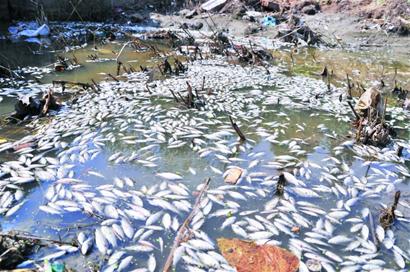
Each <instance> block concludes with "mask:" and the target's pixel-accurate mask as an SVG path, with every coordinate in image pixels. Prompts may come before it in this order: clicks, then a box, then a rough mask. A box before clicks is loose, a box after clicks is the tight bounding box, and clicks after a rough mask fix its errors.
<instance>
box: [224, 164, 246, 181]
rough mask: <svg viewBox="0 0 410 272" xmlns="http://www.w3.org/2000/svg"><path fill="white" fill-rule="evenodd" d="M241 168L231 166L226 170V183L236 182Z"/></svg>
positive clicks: (240, 174)
mask: <svg viewBox="0 0 410 272" xmlns="http://www.w3.org/2000/svg"><path fill="white" fill-rule="evenodd" d="M242 173H243V170H242V169H241V168H231V169H229V170H228V171H226V175H225V182H226V183H228V184H236V183H237V182H238V180H239V179H240V178H241V176H242Z"/></svg>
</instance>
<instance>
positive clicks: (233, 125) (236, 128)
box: [229, 116, 246, 142]
mask: <svg viewBox="0 0 410 272" xmlns="http://www.w3.org/2000/svg"><path fill="white" fill-rule="evenodd" d="M229 120H230V121H231V125H232V127H233V129H234V130H235V132H236V134H238V136H239V138H240V139H241V141H242V142H244V141H246V137H245V135H244V134H243V133H242V131H241V130H240V128H239V127H238V125H237V124H236V123H235V122H234V121H233V120H232V117H231V116H229Z"/></svg>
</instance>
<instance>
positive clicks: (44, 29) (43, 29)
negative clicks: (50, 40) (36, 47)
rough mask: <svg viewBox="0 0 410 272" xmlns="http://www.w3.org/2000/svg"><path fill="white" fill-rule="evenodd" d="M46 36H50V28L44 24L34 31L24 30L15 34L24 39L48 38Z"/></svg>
mask: <svg viewBox="0 0 410 272" xmlns="http://www.w3.org/2000/svg"><path fill="white" fill-rule="evenodd" d="M48 35H50V28H49V27H48V25H46V24H44V25H42V26H40V27H39V28H37V29H36V30H33V29H25V30H23V31H20V32H18V33H17V36H24V37H38V36H48Z"/></svg>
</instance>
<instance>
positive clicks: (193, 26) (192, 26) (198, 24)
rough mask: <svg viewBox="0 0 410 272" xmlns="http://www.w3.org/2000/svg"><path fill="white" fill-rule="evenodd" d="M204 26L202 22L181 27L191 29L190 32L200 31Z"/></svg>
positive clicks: (185, 24) (184, 24)
mask: <svg viewBox="0 0 410 272" xmlns="http://www.w3.org/2000/svg"><path fill="white" fill-rule="evenodd" d="M203 26H204V24H203V23H202V22H193V23H183V24H182V25H181V28H182V29H192V30H200V29H201V28H202V27H203Z"/></svg>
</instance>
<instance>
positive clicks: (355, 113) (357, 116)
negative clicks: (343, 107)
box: [347, 101, 360, 119]
mask: <svg viewBox="0 0 410 272" xmlns="http://www.w3.org/2000/svg"><path fill="white" fill-rule="evenodd" d="M347 103H348V104H349V106H350V108H351V109H352V111H353V113H354V115H355V116H356V119H360V116H359V114H357V112H356V110H355V109H354V107H353V105H352V103H350V101H347Z"/></svg>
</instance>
